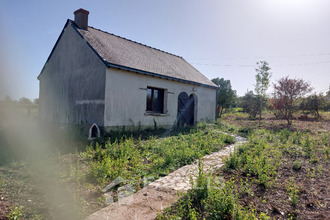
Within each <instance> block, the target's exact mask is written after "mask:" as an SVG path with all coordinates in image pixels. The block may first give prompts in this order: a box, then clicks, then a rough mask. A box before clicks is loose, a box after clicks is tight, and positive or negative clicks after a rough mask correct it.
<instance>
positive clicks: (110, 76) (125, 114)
mask: <svg viewBox="0 0 330 220" xmlns="http://www.w3.org/2000/svg"><path fill="white" fill-rule="evenodd" d="M147 87H155V88H161V89H166V90H167V92H165V95H164V96H165V97H164V99H165V109H166V112H164V114H161V115H159V116H156V115H150V114H148V113H146V98H147V91H146V88H147ZM181 92H186V93H187V94H188V96H190V95H191V94H193V93H194V94H195V97H197V100H195V112H196V115H195V121H200V120H214V119H215V108H216V90H215V89H211V88H206V87H201V86H196V85H192V84H187V83H180V82H176V81H173V80H166V79H161V78H158V77H152V76H146V75H142V74H138V73H134V72H128V71H124V70H119V69H115V68H108V69H107V70H106V84H105V111H104V126H106V127H114V128H116V127H117V128H119V127H122V126H127V127H131V126H136V127H137V126H139V125H141V126H143V127H145V126H150V127H153V126H154V122H156V123H157V126H173V125H175V124H176V118H177V114H178V96H179V94H180V93H181ZM166 93H167V95H166ZM196 108H197V111H196Z"/></svg>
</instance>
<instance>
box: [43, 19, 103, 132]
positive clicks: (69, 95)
mask: <svg viewBox="0 0 330 220" xmlns="http://www.w3.org/2000/svg"><path fill="white" fill-rule="evenodd" d="M105 72H106V66H105V65H104V63H103V62H102V61H101V60H100V59H99V58H98V57H97V55H96V54H95V53H94V52H93V51H92V49H91V48H90V47H89V46H88V45H87V44H86V42H85V41H84V40H83V39H82V38H81V37H80V35H79V34H78V33H77V32H76V30H75V29H74V28H73V27H72V26H71V25H70V23H69V24H68V25H67V26H66V28H65V29H64V32H63V34H62V36H61V38H60V39H59V41H58V43H57V45H56V47H55V48H54V51H53V53H52V55H51V57H50V58H49V60H48V62H47V63H46V65H45V68H44V69H43V71H42V73H41V74H40V76H39V80H40V84H39V86H40V89H39V98H40V104H39V116H40V119H41V120H42V121H48V122H57V123H73V124H80V123H97V124H98V125H100V126H103V119H104V96H105V93H104V88H105Z"/></svg>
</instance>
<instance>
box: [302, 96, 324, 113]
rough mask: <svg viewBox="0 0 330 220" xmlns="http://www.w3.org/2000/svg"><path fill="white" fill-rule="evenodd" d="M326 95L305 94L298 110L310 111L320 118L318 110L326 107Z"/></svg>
mask: <svg viewBox="0 0 330 220" xmlns="http://www.w3.org/2000/svg"><path fill="white" fill-rule="evenodd" d="M326 101H327V100H326V97H325V96H323V94H322V93H320V94H316V93H314V94H312V95H309V96H307V97H306V98H304V99H303V100H302V102H301V103H300V106H299V108H300V110H302V111H306V112H307V113H312V114H313V115H315V117H316V118H317V119H320V118H321V115H320V110H322V109H324V108H325V107H326Z"/></svg>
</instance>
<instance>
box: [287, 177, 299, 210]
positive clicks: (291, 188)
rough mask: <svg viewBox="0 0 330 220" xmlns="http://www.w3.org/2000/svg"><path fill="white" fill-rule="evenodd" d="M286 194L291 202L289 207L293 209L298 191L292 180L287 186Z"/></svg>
mask: <svg viewBox="0 0 330 220" xmlns="http://www.w3.org/2000/svg"><path fill="white" fill-rule="evenodd" d="M287 192H288V194H289V197H290V200H291V205H292V206H293V207H295V206H296V205H297V203H298V198H299V190H298V189H297V186H296V185H295V183H294V181H293V179H290V181H289V183H288V185H287Z"/></svg>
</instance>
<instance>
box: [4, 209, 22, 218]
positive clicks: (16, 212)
mask: <svg viewBox="0 0 330 220" xmlns="http://www.w3.org/2000/svg"><path fill="white" fill-rule="evenodd" d="M23 216H24V212H23V206H19V207H17V206H15V207H11V208H10V212H9V214H8V215H7V218H9V219H11V220H20V219H22V218H23Z"/></svg>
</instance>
